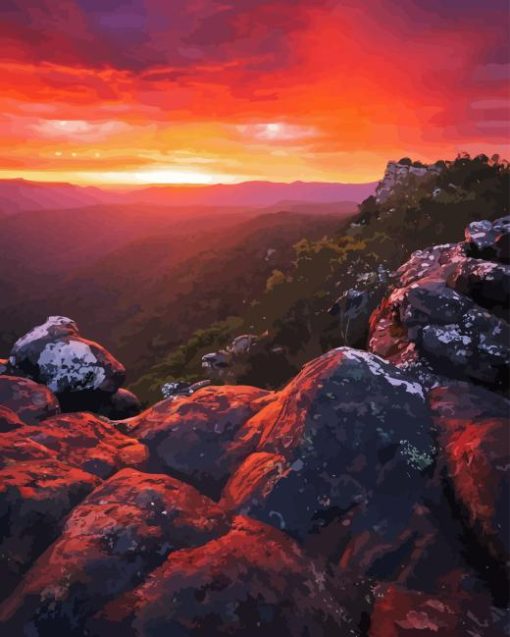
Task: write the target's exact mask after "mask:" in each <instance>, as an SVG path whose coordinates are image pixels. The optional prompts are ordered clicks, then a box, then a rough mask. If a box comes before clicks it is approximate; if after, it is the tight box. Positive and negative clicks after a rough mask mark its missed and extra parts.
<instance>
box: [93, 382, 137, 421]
mask: <svg viewBox="0 0 510 637" xmlns="http://www.w3.org/2000/svg"><path fill="white" fill-rule="evenodd" d="M141 411H142V405H141V403H140V401H139V399H138V396H136V395H135V394H133V392H131V391H129V390H128V389H117V391H116V392H115V393H114V394H109V395H108V396H107V398H106V399H105V401H104V402H103V403H101V404H100V406H99V407H98V409H97V413H98V414H101V415H102V416H106V417H107V418H109V419H110V420H123V419H125V418H132V417H133V416H137V415H138V414H139V413H140V412H141Z"/></svg>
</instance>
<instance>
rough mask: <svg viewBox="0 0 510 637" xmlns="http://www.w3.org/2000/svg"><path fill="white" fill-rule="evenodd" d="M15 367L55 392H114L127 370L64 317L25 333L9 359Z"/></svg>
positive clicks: (49, 321) (52, 317)
mask: <svg viewBox="0 0 510 637" xmlns="http://www.w3.org/2000/svg"><path fill="white" fill-rule="evenodd" d="M9 361H10V366H11V368H12V369H13V370H17V369H19V370H20V371H21V372H22V373H23V374H24V375H27V376H29V377H30V378H32V379H33V380H35V381H37V382H40V383H43V384H45V385H47V386H48V387H49V388H50V389H51V390H52V391H53V392H55V393H56V394H59V395H62V394H64V395H65V394H67V393H73V392H80V391H100V392H108V393H114V392H115V391H116V390H117V389H118V388H119V387H120V386H121V385H122V383H123V381H124V378H125V373H126V372H125V369H124V367H123V365H121V364H120V363H119V361H117V360H116V359H115V358H114V357H113V356H112V355H111V354H110V353H109V352H107V351H106V350H105V349H104V347H101V345H99V344H98V343H94V342H93V341H88V340H86V339H84V338H82V337H81V336H80V335H79V332H78V328H77V326H76V323H74V321H72V320H71V319H68V318H66V317H62V316H50V317H48V319H47V321H46V322H45V323H44V324H42V325H39V326H37V327H35V328H34V329H32V330H31V331H30V332H28V333H27V334H25V336H22V337H21V338H20V339H18V340H17V341H16V343H15V344H14V346H13V348H12V351H11V355H10V358H9Z"/></svg>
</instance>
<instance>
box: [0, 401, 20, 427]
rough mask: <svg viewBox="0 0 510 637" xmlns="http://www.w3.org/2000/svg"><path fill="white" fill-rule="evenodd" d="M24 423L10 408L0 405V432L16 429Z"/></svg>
mask: <svg viewBox="0 0 510 637" xmlns="http://www.w3.org/2000/svg"><path fill="white" fill-rule="evenodd" d="M24 424H25V423H24V422H23V421H21V420H20V419H19V417H18V415H17V414H16V413H15V412H14V411H12V409H9V407H4V406H3V405H0V433H5V432H6V431H12V430H13V429H18V428H19V427H23V425H24Z"/></svg>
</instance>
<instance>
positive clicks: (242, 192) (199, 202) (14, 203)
mask: <svg viewBox="0 0 510 637" xmlns="http://www.w3.org/2000/svg"><path fill="white" fill-rule="evenodd" d="M376 185H377V184H376V183H375V182H374V183H368V184H341V183H322V182H302V181H295V182H293V183H289V184H287V183H274V182H269V181H250V182H244V183H240V184H215V185H212V186H187V185H186V186H149V187H141V188H136V189H130V190H127V191H126V190H111V189H102V188H96V187H90V186H89V187H82V186H76V185H73V184H67V183H49V182H48V183H42V182H34V181H26V180H24V179H10V180H0V213H3V214H13V213H18V212H21V211H34V210H63V209H70V208H83V207H84V206H90V205H97V204H101V205H104V204H126V203H129V204H142V205H151V206H172V207H180V206H222V207H224V206H248V207H250V208H258V207H260V208H262V207H268V206H275V205H280V206H279V207H280V208H281V207H282V206H281V204H282V203H283V202H293V204H295V203H296V202H299V203H300V204H306V203H321V204H327V203H338V202H353V203H360V202H361V201H363V200H364V199H366V197H368V196H370V195H371V194H373V193H374V191H375V187H376ZM292 207H294V206H292Z"/></svg>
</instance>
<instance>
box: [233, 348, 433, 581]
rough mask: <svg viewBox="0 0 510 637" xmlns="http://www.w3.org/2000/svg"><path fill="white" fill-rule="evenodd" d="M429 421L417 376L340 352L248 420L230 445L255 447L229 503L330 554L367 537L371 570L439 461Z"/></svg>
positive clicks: (395, 542) (392, 546)
mask: <svg viewBox="0 0 510 637" xmlns="http://www.w3.org/2000/svg"><path fill="white" fill-rule="evenodd" d="M430 426H431V420H430V416H429V413H428V410H427V406H426V403H425V398H424V395H423V391H422V387H421V386H420V385H419V384H418V383H416V382H414V381H413V380H412V379H410V378H409V377H408V376H406V374H404V373H402V372H401V371H400V370H398V369H397V368H395V367H394V366H393V365H390V364H388V363H387V362H385V361H383V360H382V359H380V358H379V357H377V356H373V355H371V354H367V353H366V352H362V351H358V350H352V349H349V348H339V349H337V350H332V351H330V352H328V353H327V354H325V355H323V356H322V357H320V358H318V359H316V360H314V361H312V362H311V363H309V364H308V365H306V366H305V367H304V369H303V371H302V372H301V374H299V375H298V376H297V377H296V378H295V379H294V380H293V381H291V382H290V383H289V385H288V386H287V387H286V388H285V389H284V390H283V391H282V392H280V393H279V395H278V397H277V399H276V400H275V401H274V402H273V403H271V404H269V405H268V406H267V407H265V408H264V409H263V410H262V411H260V412H259V413H258V414H257V415H256V416H254V418H252V419H251V420H249V421H248V422H247V423H246V424H245V425H244V426H243V427H242V428H241V430H240V432H239V433H238V435H237V436H236V440H235V442H234V445H233V446H232V449H233V450H235V451H239V452H240V451H241V450H242V451H243V452H244V453H245V452H246V450H247V449H250V448H253V447H254V446H255V445H256V449H255V450H256V452H257V453H256V454H252V455H248V457H247V458H246V460H245V461H244V462H243V464H242V465H241V466H240V467H239V469H238V470H237V471H236V472H235V473H234V475H233V476H232V477H231V478H230V480H229V482H228V483H227V485H226V487H225V490H224V499H223V502H224V505H225V506H226V507H228V508H230V509H233V510H236V511H239V512H240V513H242V514H244V515H249V516H251V517H254V518H256V519H259V520H261V521H263V522H266V523H268V524H271V525H273V526H275V527H277V528H279V529H281V530H284V531H286V532H287V533H289V534H290V535H291V536H293V537H296V538H298V539H299V540H300V541H301V542H303V543H304V544H305V545H307V546H310V549H311V550H317V551H319V552H320V553H321V554H322V555H325V556H327V557H329V558H331V559H339V558H340V557H341V556H342V554H343V552H344V551H345V550H346V547H347V546H348V544H349V543H350V542H351V539H353V538H356V537H365V538H366V540H367V543H366V545H365V546H364V552H365V555H368V554H369V555H370V556H371V557H370V558H368V559H366V560H365V561H364V565H363V572H369V571H370V569H371V568H372V567H373V568H376V565H375V562H376V561H380V560H381V557H382V556H383V555H384V554H388V553H395V552H397V549H398V547H399V546H400V544H399V543H400V541H401V540H400V538H401V536H402V535H403V532H404V530H405V528H407V526H408V524H409V523H410V521H411V519H412V518H413V515H414V512H415V509H416V507H418V506H419V505H420V502H421V498H422V496H423V495H424V493H425V490H426V483H427V477H426V474H427V473H428V472H429V471H430V470H431V468H432V466H433V464H434V455H435V450H434V447H433V443H432V439H431V437H430V431H429V430H430ZM313 547H315V548H313ZM361 557H362V555H361V554H359V556H356V557H355V556H354V554H353V555H352V556H351V558H350V559H349V564H348V566H349V567H350V568H351V567H354V566H355V564H356V563H357V562H359V560H360V559H361ZM395 559H396V558H395ZM390 561H391V560H390ZM358 565H359V564H358ZM381 568H382V571H384V572H386V571H387V570H388V569H390V567H389V566H388V567H386V566H384V567H381ZM390 570H391V569H390Z"/></svg>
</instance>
